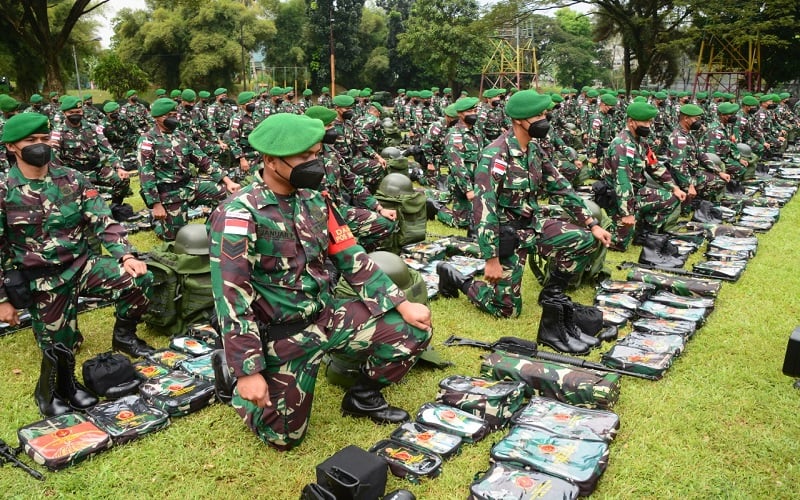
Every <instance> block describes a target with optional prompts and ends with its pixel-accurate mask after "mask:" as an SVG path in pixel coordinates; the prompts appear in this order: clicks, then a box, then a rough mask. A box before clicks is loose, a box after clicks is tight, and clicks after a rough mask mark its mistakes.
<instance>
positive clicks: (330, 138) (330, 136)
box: [322, 128, 339, 144]
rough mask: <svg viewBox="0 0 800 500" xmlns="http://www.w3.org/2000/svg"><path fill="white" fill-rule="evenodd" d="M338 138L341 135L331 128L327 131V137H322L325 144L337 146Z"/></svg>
mask: <svg viewBox="0 0 800 500" xmlns="http://www.w3.org/2000/svg"><path fill="white" fill-rule="evenodd" d="M338 137H339V133H338V132H337V131H336V129H335V128H329V129H328V130H326V131H325V135H323V136H322V142H323V143H324V144H335V143H336V139H337V138H338Z"/></svg>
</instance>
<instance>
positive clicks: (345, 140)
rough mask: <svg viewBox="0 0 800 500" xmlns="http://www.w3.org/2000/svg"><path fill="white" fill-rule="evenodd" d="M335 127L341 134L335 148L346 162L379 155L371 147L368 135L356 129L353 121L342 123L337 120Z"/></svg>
mask: <svg viewBox="0 0 800 500" xmlns="http://www.w3.org/2000/svg"><path fill="white" fill-rule="evenodd" d="M333 127H334V128H335V129H336V132H338V134H339V136H338V137H337V138H336V144H334V146H335V147H336V151H338V152H339V154H340V155H342V157H343V158H344V159H345V160H347V161H351V160H352V159H353V158H373V157H375V156H376V155H377V153H376V152H375V149H373V147H372V146H370V144H369V139H368V138H367V136H366V134H364V132H362V131H361V130H360V129H359V128H358V127H356V126H355V124H354V123H353V121H352V120H345V121H341V120H339V119H338V118H336V119H335V120H334V121H333Z"/></svg>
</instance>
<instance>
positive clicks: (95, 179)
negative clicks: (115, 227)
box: [80, 165, 131, 203]
mask: <svg viewBox="0 0 800 500" xmlns="http://www.w3.org/2000/svg"><path fill="white" fill-rule="evenodd" d="M80 172H81V173H82V174H83V175H84V176H86V178H87V179H88V180H89V182H91V183H92V184H94V185H95V186H99V187H108V188H111V201H112V203H122V200H124V199H125V197H126V196H128V194H129V193H130V192H131V190H130V186H131V181H130V179H120V177H119V175H118V174H117V170H116V169H115V168H113V167H111V166H108V165H106V166H103V167H102V168H100V169H99V170H97V169H94V170H80Z"/></svg>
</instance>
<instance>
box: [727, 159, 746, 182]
mask: <svg viewBox="0 0 800 500" xmlns="http://www.w3.org/2000/svg"><path fill="white" fill-rule="evenodd" d="M725 172H726V173H727V174H729V175H730V176H731V180H734V181H742V180H744V178H745V172H747V167H745V166H744V165H742V164H741V163H739V162H738V161H737V162H735V163H728V164H726V165H725Z"/></svg>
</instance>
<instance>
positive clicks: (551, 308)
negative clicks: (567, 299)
mask: <svg viewBox="0 0 800 500" xmlns="http://www.w3.org/2000/svg"><path fill="white" fill-rule="evenodd" d="M541 305H542V319H541V320H539V334H538V335H537V336H536V342H538V343H540V344H544V345H546V346H548V347H552V348H553V349H555V350H556V351H558V352H564V353H568V354H578V355H584V354H588V352H589V346H588V345H586V344H584V343H583V342H581V341H580V340H579V339H576V338H574V337H572V336H570V335H569V333H568V332H567V328H566V325H565V322H564V304H563V302H559V301H555V300H545V301H543V302H542V303H541Z"/></svg>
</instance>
